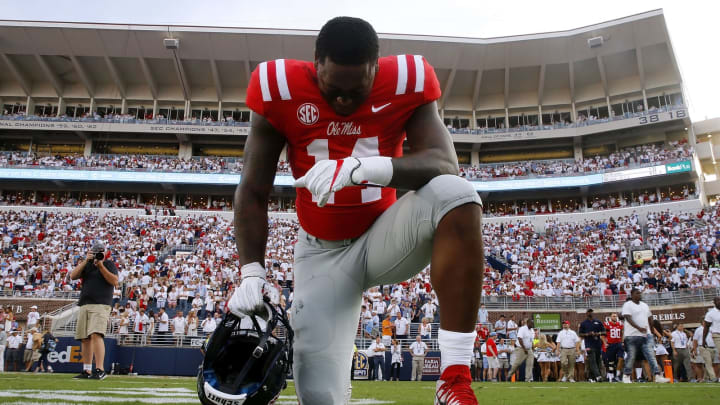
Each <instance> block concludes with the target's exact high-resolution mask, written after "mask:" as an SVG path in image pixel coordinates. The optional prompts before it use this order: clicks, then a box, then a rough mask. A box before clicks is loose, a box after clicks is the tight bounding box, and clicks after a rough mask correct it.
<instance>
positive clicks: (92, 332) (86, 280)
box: [70, 242, 118, 380]
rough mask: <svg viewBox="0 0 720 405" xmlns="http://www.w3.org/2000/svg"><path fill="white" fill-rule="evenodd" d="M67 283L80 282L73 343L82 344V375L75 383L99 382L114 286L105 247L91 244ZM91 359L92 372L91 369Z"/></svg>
mask: <svg viewBox="0 0 720 405" xmlns="http://www.w3.org/2000/svg"><path fill="white" fill-rule="evenodd" d="M70 279H72V280H77V279H82V291H81V292H80V300H79V301H78V307H80V309H79V311H78V317H77V329H76V331H75V339H77V340H80V341H82V363H83V371H82V372H81V373H80V374H78V375H77V376H75V377H74V378H78V379H94V380H103V379H105V377H106V376H107V375H106V374H105V367H104V365H103V364H104V362H105V341H104V340H103V339H104V337H105V331H106V330H107V325H108V320H109V318H110V305H111V304H112V298H113V288H114V287H116V286H117V284H118V271H117V268H116V267H115V263H113V262H112V261H111V260H106V259H105V245H104V244H103V243H101V242H95V243H94V244H93V245H92V248H91V249H90V253H88V255H87V257H86V258H85V260H83V261H81V262H79V263H78V264H77V266H76V267H75V268H74V269H73V271H72V272H71V273H70ZM93 357H94V358H95V369H94V370H93V368H92V362H93Z"/></svg>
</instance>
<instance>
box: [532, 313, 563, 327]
mask: <svg viewBox="0 0 720 405" xmlns="http://www.w3.org/2000/svg"><path fill="white" fill-rule="evenodd" d="M533 321H534V322H535V327H536V328H538V329H540V330H558V329H561V328H562V325H560V314H558V313H537V314H534V315H533Z"/></svg>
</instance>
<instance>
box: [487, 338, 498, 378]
mask: <svg viewBox="0 0 720 405" xmlns="http://www.w3.org/2000/svg"><path fill="white" fill-rule="evenodd" d="M496 337H497V333H495V332H490V336H489V337H488V340H487V341H486V342H485V355H486V356H487V359H488V369H489V370H490V371H489V372H488V379H489V380H490V381H497V373H498V368H500V360H499V359H498V349H497V345H496V344H495V338H496Z"/></svg>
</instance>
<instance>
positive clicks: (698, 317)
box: [488, 294, 712, 330]
mask: <svg viewBox="0 0 720 405" xmlns="http://www.w3.org/2000/svg"><path fill="white" fill-rule="evenodd" d="M626 297H628V295H626V294H623V295H621V296H619V298H621V300H622V301H624V300H625V298H626ZM562 298H564V297H557V300H558V301H559V302H561V301H562ZM711 298H712V297H711V296H708V301H707V302H704V303H701V302H698V303H688V304H678V305H663V306H653V305H650V309H651V311H652V316H653V319H657V320H659V321H660V322H661V323H663V324H665V323H682V324H684V325H685V327H688V328H694V327H697V326H699V325H700V323H702V320H703V318H704V317H705V314H706V313H707V311H708V309H709V308H711V307H712V302H711ZM603 300H604V297H602V296H598V297H587V303H586V305H584V306H583V305H572V304H571V303H570V302H568V309H567V310H560V311H558V310H555V311H554V312H539V311H533V310H522V311H508V310H503V311H490V312H489V315H490V316H489V317H488V319H489V321H490V322H491V323H495V322H496V321H497V320H498V319H499V318H500V315H502V314H504V315H505V316H507V315H508V313H509V312H511V313H513V314H514V315H515V319H527V318H532V319H534V320H535V319H536V318H535V316H536V315H544V314H554V315H559V316H560V319H561V320H562V321H569V322H570V328H571V329H574V330H577V328H579V327H580V323H582V321H584V320H585V319H587V314H586V312H585V311H586V309H587V308H592V309H593V310H594V311H595V313H594V316H595V319H599V320H602V321H607V320H609V319H610V315H611V314H612V313H613V312H614V313H619V312H620V309H621V306H618V307H617V308H604V307H602V306H600V303H602V302H603ZM649 304H652V303H649ZM530 307H532V305H530ZM571 307H574V308H575V309H571ZM535 327H538V325H537V323H536V325H535ZM558 329H560V327H558Z"/></svg>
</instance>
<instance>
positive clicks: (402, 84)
mask: <svg viewBox="0 0 720 405" xmlns="http://www.w3.org/2000/svg"><path fill="white" fill-rule="evenodd" d="M397 62H398V81H397V88H396V89H395V94H396V95H397V94H405V90H406V88H407V79H408V68H407V59H406V58H405V55H398V56H397Z"/></svg>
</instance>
